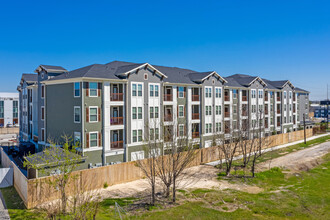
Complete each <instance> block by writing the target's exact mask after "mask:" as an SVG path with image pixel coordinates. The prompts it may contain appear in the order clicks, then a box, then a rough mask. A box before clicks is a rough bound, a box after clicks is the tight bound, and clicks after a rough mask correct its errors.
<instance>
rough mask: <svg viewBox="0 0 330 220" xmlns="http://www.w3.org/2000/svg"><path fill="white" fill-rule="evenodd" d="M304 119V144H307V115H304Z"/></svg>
mask: <svg viewBox="0 0 330 220" xmlns="http://www.w3.org/2000/svg"><path fill="white" fill-rule="evenodd" d="M303 119H304V143H305V144H306V122H305V114H303Z"/></svg>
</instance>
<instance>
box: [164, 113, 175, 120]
mask: <svg viewBox="0 0 330 220" xmlns="http://www.w3.org/2000/svg"><path fill="white" fill-rule="evenodd" d="M164 121H173V115H172V114H165V115H164Z"/></svg>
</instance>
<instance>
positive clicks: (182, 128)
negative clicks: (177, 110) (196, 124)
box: [179, 125, 184, 137]
mask: <svg viewBox="0 0 330 220" xmlns="http://www.w3.org/2000/svg"><path fill="white" fill-rule="evenodd" d="M179 136H180V137H183V136H184V125H179Z"/></svg>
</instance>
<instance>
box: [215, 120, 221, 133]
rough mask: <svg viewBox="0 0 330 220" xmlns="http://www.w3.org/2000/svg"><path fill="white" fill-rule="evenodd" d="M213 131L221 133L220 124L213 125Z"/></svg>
mask: <svg viewBox="0 0 330 220" xmlns="http://www.w3.org/2000/svg"><path fill="white" fill-rule="evenodd" d="M215 131H216V132H221V122H217V123H215Z"/></svg>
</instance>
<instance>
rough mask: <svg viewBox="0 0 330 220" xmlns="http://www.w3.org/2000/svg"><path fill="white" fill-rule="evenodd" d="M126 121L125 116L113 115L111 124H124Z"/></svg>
mask: <svg viewBox="0 0 330 220" xmlns="http://www.w3.org/2000/svg"><path fill="white" fill-rule="evenodd" d="M123 122H124V117H111V118H110V124H111V125H122V124H123Z"/></svg>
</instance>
